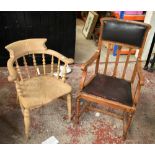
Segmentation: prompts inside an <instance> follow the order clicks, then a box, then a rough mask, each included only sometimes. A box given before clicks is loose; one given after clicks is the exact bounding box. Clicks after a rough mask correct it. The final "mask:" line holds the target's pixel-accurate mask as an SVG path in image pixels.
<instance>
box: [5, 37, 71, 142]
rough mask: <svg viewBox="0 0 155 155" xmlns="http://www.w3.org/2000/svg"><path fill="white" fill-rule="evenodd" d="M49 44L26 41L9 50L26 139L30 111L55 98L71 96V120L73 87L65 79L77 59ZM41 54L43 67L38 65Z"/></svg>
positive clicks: (69, 116) (69, 100) (9, 69)
mask: <svg viewBox="0 0 155 155" xmlns="http://www.w3.org/2000/svg"><path fill="white" fill-rule="evenodd" d="M46 41H47V39H46V38H34V39H26V40H20V41H16V42H14V43H11V44H9V45H7V46H6V47H5V48H6V49H7V50H8V51H9V54H10V59H9V60H8V62H7V67H8V71H9V77H8V80H9V81H11V82H15V86H16V90H17V98H18V101H19V104H20V106H21V110H22V114H23V116H24V124H25V135H26V139H28V137H29V127H30V111H31V110H32V109H34V108H39V107H42V106H44V105H46V104H48V103H51V102H52V101H53V100H54V99H57V98H59V97H62V96H67V108H68V118H69V120H70V119H71V91H72V88H71V86H70V85H69V84H68V83H66V82H65V80H66V66H67V65H68V64H71V63H73V59H69V58H66V57H65V56H63V55H62V54H60V53H58V52H56V51H54V50H50V49H47V47H46V46H45V42H46ZM39 55H40V58H41V62H42V65H37V58H38V56H39ZM46 56H48V57H49V58H50V60H51V64H50V65H49V73H47V65H46ZM30 58H31V60H32V62H31V63H32V64H33V65H32V66H31V67H29V65H28V62H30V61H29V59H30ZM56 59H57V63H56V64H55V63H54V62H56V61H54V60H56ZM19 60H22V61H23V64H24V66H23V67H21V66H20V65H19V62H18V61H19ZM60 64H62V65H63V71H62V73H63V74H62V76H59V75H60ZM55 65H56V69H55ZM32 68H33V71H34V72H33V71H32ZM54 70H56V74H55V75H56V76H54Z"/></svg>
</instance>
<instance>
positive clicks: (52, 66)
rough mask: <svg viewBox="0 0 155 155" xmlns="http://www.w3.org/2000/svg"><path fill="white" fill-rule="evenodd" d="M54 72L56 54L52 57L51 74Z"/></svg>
mask: <svg viewBox="0 0 155 155" xmlns="http://www.w3.org/2000/svg"><path fill="white" fill-rule="evenodd" d="M53 72H54V56H53V55H52V58H51V75H52V76H53Z"/></svg>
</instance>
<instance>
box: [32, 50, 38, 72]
mask: <svg viewBox="0 0 155 155" xmlns="http://www.w3.org/2000/svg"><path fill="white" fill-rule="evenodd" d="M32 58H33V65H34V68H35V70H36V75H38V69H37V62H36V58H35V55H34V53H33V54H32Z"/></svg>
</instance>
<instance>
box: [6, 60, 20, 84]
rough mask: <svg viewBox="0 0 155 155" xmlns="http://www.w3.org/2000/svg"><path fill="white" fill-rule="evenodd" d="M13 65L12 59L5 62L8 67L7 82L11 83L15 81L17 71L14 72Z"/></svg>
mask: <svg viewBox="0 0 155 155" xmlns="http://www.w3.org/2000/svg"><path fill="white" fill-rule="evenodd" d="M13 63H14V58H10V59H9V60H8V61H7V67H8V71H9V76H8V81H10V82H13V81H15V80H16V79H17V77H18V76H17V71H16V70H15V68H14V67H13Z"/></svg>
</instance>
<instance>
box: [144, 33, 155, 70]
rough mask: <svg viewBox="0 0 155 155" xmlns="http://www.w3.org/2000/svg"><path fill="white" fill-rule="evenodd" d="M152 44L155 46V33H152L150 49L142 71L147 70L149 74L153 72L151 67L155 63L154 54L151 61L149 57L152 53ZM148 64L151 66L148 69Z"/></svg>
mask: <svg viewBox="0 0 155 155" xmlns="http://www.w3.org/2000/svg"><path fill="white" fill-rule="evenodd" d="M154 44H155V33H154V36H153V40H152V43H151V47H150V50H149V54H148V57H147V60H146V63H145V66H144V69H145V70H148V71H150V72H152V71H153V66H154V63H155V54H154V57H153V59H152V60H151V55H152V52H153V48H154ZM149 63H150V64H151V66H150V67H149V66H148V65H149Z"/></svg>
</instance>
